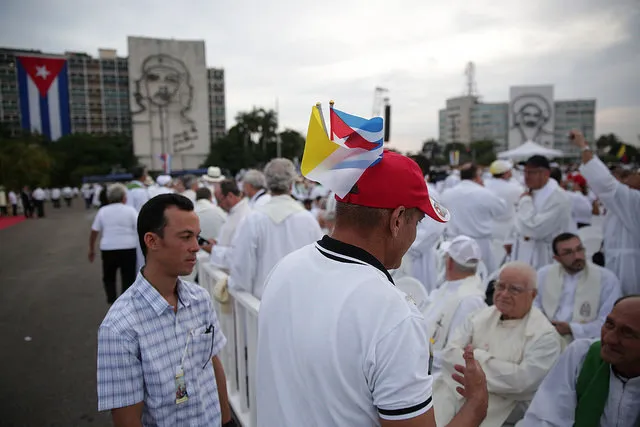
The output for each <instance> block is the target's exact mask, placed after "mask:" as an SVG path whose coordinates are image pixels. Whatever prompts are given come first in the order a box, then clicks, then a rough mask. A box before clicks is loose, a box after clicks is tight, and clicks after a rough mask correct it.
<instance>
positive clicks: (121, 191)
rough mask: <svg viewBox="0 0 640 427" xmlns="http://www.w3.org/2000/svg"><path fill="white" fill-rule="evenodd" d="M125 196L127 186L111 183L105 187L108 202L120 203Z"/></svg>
mask: <svg viewBox="0 0 640 427" xmlns="http://www.w3.org/2000/svg"><path fill="white" fill-rule="evenodd" d="M125 197H127V187H125V186H124V185H122V184H111V185H110V186H109V187H108V188H107V201H108V202H109V203H122V202H123V201H124V199H125Z"/></svg>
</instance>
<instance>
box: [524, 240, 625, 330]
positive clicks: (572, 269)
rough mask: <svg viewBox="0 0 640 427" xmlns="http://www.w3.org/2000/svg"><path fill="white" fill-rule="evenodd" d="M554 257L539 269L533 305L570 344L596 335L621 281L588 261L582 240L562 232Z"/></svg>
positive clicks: (555, 246) (614, 299) (614, 298)
mask: <svg viewBox="0 0 640 427" xmlns="http://www.w3.org/2000/svg"><path fill="white" fill-rule="evenodd" d="M552 247H553V259H554V260H556V261H557V262H556V263H553V264H549V265H547V266H544V267H542V268H541V269H540V270H538V295H537V296H536V299H535V301H534V305H535V306H536V307H538V308H539V309H540V310H542V312H543V313H544V314H545V316H547V318H548V319H549V320H550V321H551V323H553V325H554V326H555V327H556V330H557V331H558V333H559V334H560V335H562V337H563V338H564V339H565V341H567V343H569V342H571V341H573V340H574V339H578V338H597V337H598V336H599V334H600V328H602V325H603V324H604V321H605V319H606V318H607V314H609V313H610V312H611V309H612V308H613V304H614V303H615V301H616V300H617V299H618V298H620V296H621V290H620V282H619V281H618V278H617V277H616V275H615V274H613V273H612V272H611V271H609V270H607V269H604V268H602V267H599V266H597V265H595V264H593V263H591V262H588V261H587V260H586V257H585V249H584V246H583V245H582V241H580V238H579V237H578V236H576V235H575V234H571V233H562V234H560V235H558V236H557V237H556V238H555V239H553V244H552Z"/></svg>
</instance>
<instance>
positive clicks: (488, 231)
mask: <svg viewBox="0 0 640 427" xmlns="http://www.w3.org/2000/svg"><path fill="white" fill-rule="evenodd" d="M440 201H441V202H442V204H443V205H444V206H445V207H446V208H447V209H449V212H451V220H450V221H449V222H448V223H447V226H446V235H447V238H448V239H453V238H454V237H457V236H460V235H464V236H468V237H471V238H473V239H474V240H475V241H476V242H478V246H480V251H481V253H482V261H483V262H484V264H485V266H486V267H487V270H488V271H489V273H493V272H494V271H495V270H496V269H497V267H498V266H497V262H496V261H495V260H494V256H493V247H492V240H493V229H494V223H495V222H496V221H505V220H507V219H508V217H509V212H510V211H509V209H508V207H507V203H506V202H505V201H504V200H502V199H501V198H500V197H498V196H497V195H496V194H495V193H494V192H492V191H491V190H488V189H486V188H484V187H483V186H482V185H480V184H477V183H475V182H473V181H470V180H467V179H465V180H462V181H460V183H459V184H458V185H456V186H455V187H454V188H451V189H449V190H446V191H445V192H443V193H442V196H441V198H440Z"/></svg>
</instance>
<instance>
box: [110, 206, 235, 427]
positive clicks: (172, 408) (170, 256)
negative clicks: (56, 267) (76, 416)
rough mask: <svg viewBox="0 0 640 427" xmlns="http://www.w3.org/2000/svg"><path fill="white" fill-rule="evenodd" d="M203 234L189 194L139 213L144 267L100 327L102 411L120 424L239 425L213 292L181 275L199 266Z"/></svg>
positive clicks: (131, 425)
mask: <svg viewBox="0 0 640 427" xmlns="http://www.w3.org/2000/svg"><path fill="white" fill-rule="evenodd" d="M199 233H200V224H199V221H198V216H197V215H196V214H195V212H194V211H193V203H192V202H191V201H190V200H189V199H187V198H186V197H184V196H180V195H177V194H162V195H159V196H156V197H154V198H152V199H151V200H149V201H148V202H147V203H145V205H144V206H143V207H142V209H141V210H140V213H139V215H138V236H139V239H140V246H141V247H142V251H143V252H144V255H145V260H146V264H145V266H144V268H143V269H142V270H141V271H140V272H139V273H138V277H137V278H136V280H135V282H134V283H133V285H132V286H131V287H130V288H129V289H128V290H127V291H126V292H125V293H124V294H122V295H121V296H120V298H118V299H117V300H116V302H115V303H114V304H113V306H112V307H111V309H110V310H109V312H108V313H107V315H106V317H105V318H104V320H103V322H102V324H101V325H100V329H99V331H98V410H100V411H106V410H111V413H112V417H113V423H114V425H115V426H116V427H124V426H126V427H133V426H135V427H138V426H145V427H147V426H158V427H161V426H172V427H173V426H207V427H208V426H220V425H223V426H225V427H226V426H233V425H235V424H234V422H233V420H232V418H231V410H230V408H229V402H228V399H227V388H226V380H225V374H224V370H223V368H222V364H221V363H220V360H219V359H218V357H217V354H218V352H219V351H220V350H221V349H222V347H223V346H224V345H225V343H226V338H225V337H224V335H223V334H222V331H221V329H220V325H219V323H218V319H217V317H216V313H215V312H214V310H213V304H212V302H211V297H210V296H209V294H208V293H207V291H205V290H204V289H203V288H201V287H199V286H198V285H195V284H192V283H188V282H185V281H183V280H181V279H180V278H179V276H184V275H188V274H189V273H191V271H192V270H193V268H194V266H195V264H196V253H197V252H198V250H199V245H198V234H199Z"/></svg>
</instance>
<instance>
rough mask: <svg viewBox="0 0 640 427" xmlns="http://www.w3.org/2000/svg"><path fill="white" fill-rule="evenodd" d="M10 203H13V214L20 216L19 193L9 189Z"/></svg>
mask: <svg viewBox="0 0 640 427" xmlns="http://www.w3.org/2000/svg"><path fill="white" fill-rule="evenodd" d="M9 205H11V214H12V215H13V216H18V195H17V194H16V192H15V191H13V190H11V191H9Z"/></svg>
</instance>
